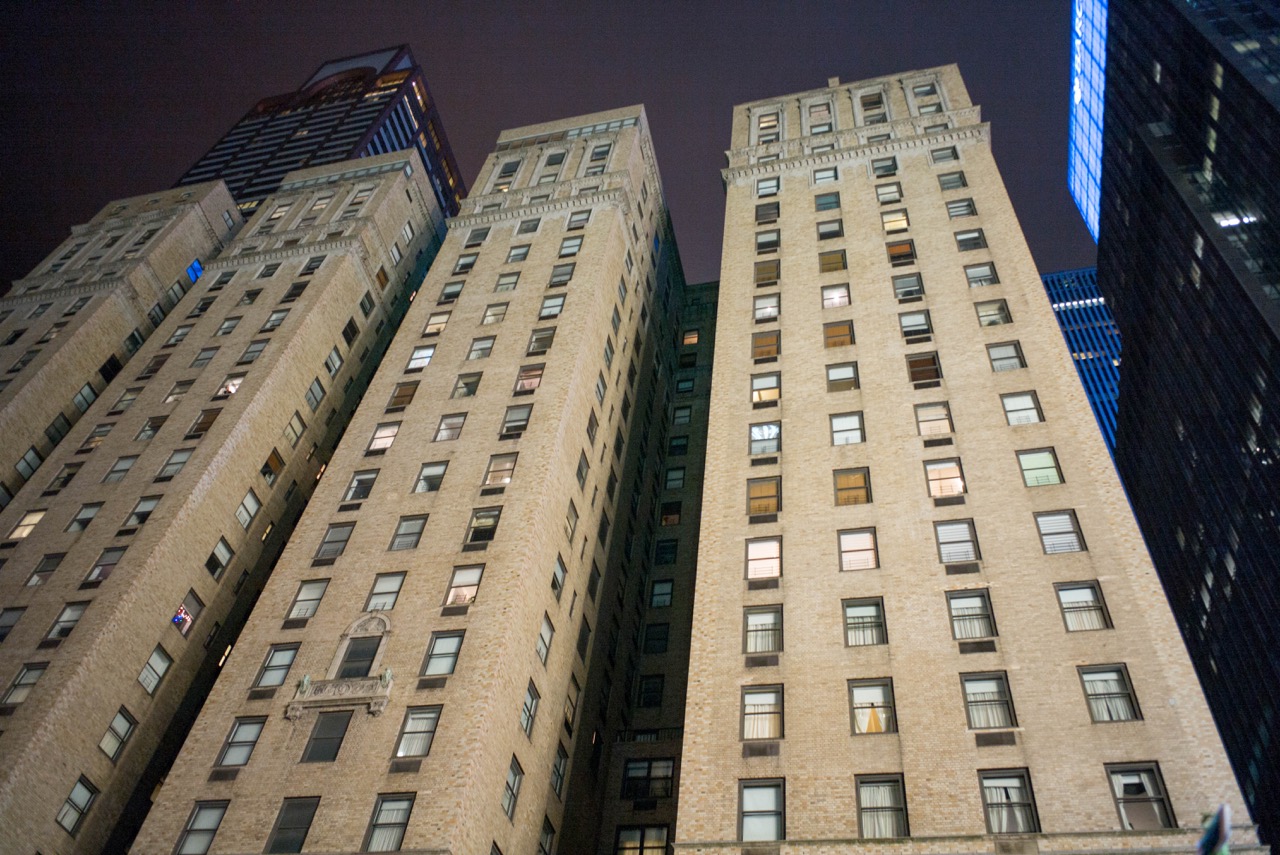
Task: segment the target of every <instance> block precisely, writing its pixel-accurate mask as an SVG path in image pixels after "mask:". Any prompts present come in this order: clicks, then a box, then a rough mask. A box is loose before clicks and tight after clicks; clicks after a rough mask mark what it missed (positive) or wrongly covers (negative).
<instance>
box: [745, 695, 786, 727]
mask: <svg viewBox="0 0 1280 855" xmlns="http://www.w3.org/2000/svg"><path fill="white" fill-rule="evenodd" d="M742 738H743V739H781V738H782V687H781V686H752V687H750V688H746V689H743V690H742Z"/></svg>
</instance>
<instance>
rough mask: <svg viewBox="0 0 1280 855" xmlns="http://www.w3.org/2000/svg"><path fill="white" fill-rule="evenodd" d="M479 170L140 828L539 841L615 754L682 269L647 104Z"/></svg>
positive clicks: (273, 840) (529, 847)
mask: <svg viewBox="0 0 1280 855" xmlns="http://www.w3.org/2000/svg"><path fill="white" fill-rule="evenodd" d="M475 186H476V188H477V190H476V191H475V192H473V193H472V195H471V196H470V198H469V199H468V200H467V201H466V202H465V203H464V204H463V207H462V213H461V215H460V216H459V217H457V218H456V219H454V220H453V221H451V223H450V229H449V233H448V236H447V237H446V239H445V243H444V246H443V248H442V250H441V252H442V262H441V264H440V265H437V266H436V267H435V268H434V269H433V270H432V272H431V273H430V275H429V276H428V277H427V280H426V282H425V284H424V286H423V288H422V289H421V290H420V291H419V294H418V299H417V301H416V303H415V305H414V306H413V307H412V309H411V311H410V313H409V316H408V317H407V322H406V325H405V327H404V328H403V331H402V332H401V334H400V335H398V336H397V338H396V339H395V341H394V342H393V343H392V346H391V348H390V350H389V352H388V355H387V358H386V359H385V360H384V363H383V366H382V368H381V370H380V371H379V372H378V374H377V376H376V377H375V379H374V382H373V383H372V385H371V387H370V389H369V393H368V394H367V395H366V397H365V402H364V404H363V405H362V406H361V408H360V409H359V411H358V412H357V414H356V416H355V418H354V419H353V421H352V424H351V427H350V430H349V431H348V435H347V437H346V438H345V440H344V441H343V442H342V443H341V444H340V445H339V447H338V449H337V451H336V452H335V454H334V456H333V458H332V460H331V461H330V463H329V465H328V467H327V469H326V472H325V477H324V478H323V479H322V480H321V481H320V484H319V486H318V487H317V495H316V498H315V499H314V501H313V502H312V503H311V505H310V506H309V508H308V511H307V513H306V514H305V515H304V516H303V518H302V520H301V522H300V523H299V526H298V528H297V531H296V533H295V535H294V536H293V538H292V539H291V540H290V543H289V545H288V547H287V548H286V549H285V551H284V554H283V555H282V557H281V559H280V562H279V564H278V565H277V567H276V568H275V570H274V572H273V575H272V577H271V581H270V583H269V584H268V585H267V587H266V589H265V590H264V592H263V594H262V597H261V598H260V599H259V601H258V604H257V606H256V607H255V609H254V613H253V616H252V619H251V620H250V621H249V624H248V625H247V627H246V629H245V631H244V633H243V634H242V635H241V637H240V641H239V643H238V644H237V646H236V650H235V651H234V652H233V653H232V654H231V656H230V657H229V658H228V660H227V662H226V666H225V668H224V673H223V676H222V678H221V679H220V680H219V682H218V684H217V686H216V687H215V690H214V692H213V694H212V695H211V697H210V700H209V702H208V703H207V704H206V706H205V708H204V710H203V712H202V713H201V716H200V718H199V720H198V721H197V723H196V725H195V727H194V728H193V729H192V731H191V735H190V737H189V738H188V739H187V741H186V744H185V745H184V747H183V749H182V753H181V754H180V756H179V759H178V762H177V763H176V764H175V766H174V768H173V770H172V771H171V772H170V774H169V776H168V778H167V781H166V783H165V786H164V787H163V788H162V789H161V791H160V794H159V797H158V802H157V805H156V807H155V809H154V810H153V811H152V812H151V815H150V817H149V819H148V821H147V823H146V825H145V826H144V827H143V830H142V833H141V834H140V836H139V837H138V839H137V842H136V844H135V846H134V848H133V851H134V852H138V853H168V852H170V851H173V850H174V849H175V846H176V847H177V851H183V852H203V851H225V852H248V851H264V850H265V851H298V850H299V849H300V848H302V847H304V846H305V847H306V848H308V849H311V848H316V847H319V848H324V849H329V850H334V851H357V850H366V851H391V850H395V849H401V848H403V849H405V850H415V851H421V852H440V853H443V852H456V853H464V852H465V853H482V854H483V855H488V853H491V852H507V853H517V852H534V851H540V852H553V851H557V839H558V836H559V834H560V831H561V829H563V828H565V827H566V825H574V822H575V820H573V819H572V818H571V817H566V813H565V810H566V787H574V786H582V784H580V783H579V782H578V781H577V780H576V779H577V778H579V777H580V776H588V775H593V774H595V775H599V774H602V772H601V770H603V769H605V768H608V769H610V770H611V771H610V774H611V775H612V774H613V772H612V770H613V769H614V768H615V766H614V765H612V764H610V765H607V766H606V765H605V764H604V759H603V757H604V748H603V745H604V731H605V728H606V724H605V722H606V720H607V719H608V718H609V717H610V716H614V717H616V716H619V715H621V713H620V712H618V710H619V709H620V707H621V705H622V704H624V703H626V701H624V700H623V698H624V697H625V696H626V694H627V693H628V692H629V691H630V688H631V687H630V684H629V683H627V682H626V681H627V680H629V679H630V678H631V671H632V670H634V669H633V668H632V667H630V666H628V667H626V668H624V667H623V665H622V663H624V662H628V661H629V659H630V658H631V657H628V655H627V651H626V649H624V650H623V651H622V658H621V660H620V662H619V664H618V665H617V666H616V669H617V671H616V673H617V676H610V675H612V674H614V668H615V665H614V664H613V663H612V662H608V661H607V660H608V653H607V649H606V646H607V644H608V642H606V641H603V640H602V639H610V638H612V639H617V638H618V636H619V632H620V628H621V629H622V631H629V630H631V629H632V628H633V627H635V626H637V625H638V624H637V622H636V621H637V617H635V615H636V614H637V612H638V611H639V610H640V609H639V608H638V604H639V603H640V601H641V597H642V596H645V595H649V588H648V586H647V583H646V582H645V580H644V577H645V573H644V563H645V561H646V558H647V555H648V551H649V548H650V539H651V537H652V522H651V521H652V520H653V518H654V513H653V511H654V507H655V502H656V497H657V496H658V495H659V493H660V490H661V487H660V485H658V484H657V483H656V479H655V478H654V474H655V473H654V472H653V471H652V467H651V466H650V465H649V464H648V463H647V461H650V460H657V459H659V458H660V457H661V455H662V449H663V445H662V442H663V441H665V437H666V434H667V431H666V426H665V424H664V422H663V416H664V414H665V410H666V407H667V396H668V394H669V393H668V392H667V391H666V389H665V380H664V376H665V373H666V372H669V371H671V370H672V368H673V367H672V366H671V363H670V361H668V362H666V363H665V365H666V368H665V371H657V370H655V368H656V365H657V362H658V357H657V354H658V353H660V352H663V351H665V352H668V353H669V352H670V351H671V347H672V345H671V330H672V328H673V322H672V320H671V318H672V317H673V316H674V315H675V313H676V311H677V308H678V300H679V294H680V291H681V289H682V288H683V281H682V280H681V273H680V267H679V262H678V258H677V256H676V249H675V242H674V239H673V236H672V234H671V230H670V224H669V219H668V217H667V213H666V208H665V203H664V201H663V196H662V185H661V182H660V178H659V175H658V171H657V164H656V162H655V160H654V155H653V149H652V143H651V140H650V136H649V129H648V123H647V120H646V118H645V115H644V111H643V109H642V108H640V107H630V108H625V109H620V110H615V111H611V112H606V113H597V114H592V115H588V116H582V117H578V118H574V119H567V120H564V121H559V122H551V123H547V124H543V125H535V126H530V127H524V128H517V129H514V130H510V131H507V132H504V133H503V134H502V135H501V136H500V137H499V140H498V144H497V146H496V149H495V151H494V153H493V154H492V155H491V156H490V157H489V158H488V159H487V160H486V162H485V164H484V166H483V167H482V169H481V172H480V175H479V176H478V178H477V181H476V184H475ZM659 315H661V316H662V317H663V318H664V320H662V321H661V322H659V321H658V320H657V317H658V316H659ZM655 415H656V419H655ZM637 580H639V581H637ZM625 637H626V636H624V639H625ZM673 694H674V696H675V697H678V696H679V692H678V691H674V693H673ZM644 715H645V716H647V717H646V718H645V719H644V721H645V722H646V723H647V722H653V723H654V724H655V726H657V725H658V724H659V723H660V722H663V721H666V720H678V716H676V715H671V716H669V718H668V719H664V718H662V717H661V716H659V715H657V714H656V713H645V714H644ZM637 720H640V716H639V714H638V715H637ZM627 750H630V749H627ZM575 834H585V835H586V837H585V838H584V837H575V839H589V837H590V832H589V831H588V832H575ZM566 845H567V844H566ZM560 851H569V850H568V849H565V848H564V847H560ZM575 851H577V850H575Z"/></svg>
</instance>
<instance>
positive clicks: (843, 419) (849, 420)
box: [831, 413, 866, 445]
mask: <svg viewBox="0 0 1280 855" xmlns="http://www.w3.org/2000/svg"><path fill="white" fill-rule="evenodd" d="M865 439H866V435H865V434H864V433H863V432H862V413H839V414H837V415H833V416H831V444H832V445H854V444H856V443H859V442H862V441H864V440H865Z"/></svg>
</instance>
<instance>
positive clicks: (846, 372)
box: [827, 362, 858, 392]
mask: <svg viewBox="0 0 1280 855" xmlns="http://www.w3.org/2000/svg"><path fill="white" fill-rule="evenodd" d="M857 388H858V363H856V362H838V363H835V364H833V365H828V366H827V391H828V392H844V391H847V390H849V389H857Z"/></svg>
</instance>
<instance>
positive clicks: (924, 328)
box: [898, 309, 933, 338]
mask: <svg viewBox="0 0 1280 855" xmlns="http://www.w3.org/2000/svg"><path fill="white" fill-rule="evenodd" d="M898 326H899V327H900V328H901V330H902V336H903V338H915V337H917V336H928V335H930V334H932V333H933V323H932V321H931V320H930V318H929V311H928V309H923V310H921V311H918V312H903V313H902V314H900V315H898Z"/></svg>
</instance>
